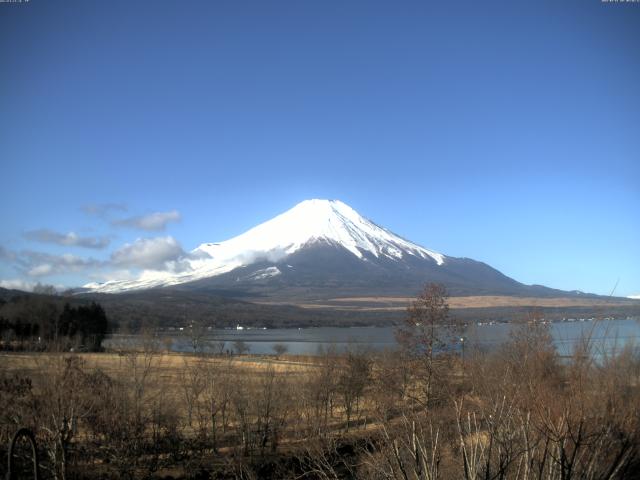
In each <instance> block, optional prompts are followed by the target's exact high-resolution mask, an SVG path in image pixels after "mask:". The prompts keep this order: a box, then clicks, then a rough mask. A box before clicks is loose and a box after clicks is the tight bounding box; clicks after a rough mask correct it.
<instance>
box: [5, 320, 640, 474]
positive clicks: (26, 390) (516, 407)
mask: <svg viewBox="0 0 640 480" xmlns="http://www.w3.org/2000/svg"><path fill="white" fill-rule="evenodd" d="M594 347H595V346H594V345H593V344H592V343H590V342H589V341H588V340H587V339H586V340H585V342H584V344H583V345H582V346H581V347H580V348H579V349H578V350H577V351H576V352H575V355H574V357H573V358H572V359H570V361H569V362H566V361H561V360H560V359H559V358H558V357H557V355H556V353H555V351H554V350H553V346H552V343H551V339H550V337H549V335H548V331H547V330H546V327H544V326H535V325H534V326H531V325H528V326H524V327H522V328H521V329H520V330H518V331H517V333H516V334H514V336H513V338H512V339H511V341H510V342H508V343H507V344H506V345H505V346H504V347H503V348H502V349H501V350H499V351H497V352H494V353H490V354H489V353H482V352H467V354H466V356H465V359H464V361H463V360H462V359H461V358H459V357H457V356H450V357H448V356H439V357H437V358H435V357H429V356H425V355H410V354H409V353H408V352H406V351H395V352H384V353H376V354H373V353H369V352H364V351H351V352H347V353H344V354H338V353H336V352H332V351H328V352H325V353H324V354H322V355H318V356H313V357H299V356H296V357H294V356H287V355H284V356H281V357H275V356H206V355H189V354H175V353H166V352H163V351H160V350H158V349H157V348H151V347H149V348H146V349H142V350H140V351H125V350H123V351H120V352H117V353H83V354H69V353H32V354H29V353H2V354H0V365H1V368H0V412H2V413H1V414H0V445H1V446H2V451H0V459H1V460H0V462H1V463H0V474H2V475H4V474H5V473H6V471H7V467H8V465H7V460H6V459H7V451H6V446H7V445H8V442H9V440H10V438H11V436H12V435H13V433H14V432H15V431H16V430H17V428H18V427H19V426H26V427H28V428H30V429H31V430H32V431H33V432H34V434H35V436H36V440H37V443H38V449H39V453H40V459H39V460H40V461H39V464H40V465H39V469H40V472H41V478H57V479H71V478H77V479H79V478H105V479H107V478H291V479H293V478H318V479H325V478H333V479H338V478H367V479H369V478H372V479H383V478H386V479H388V478H391V479H396V478H397V479H408V478H412V479H436V478H442V479H447V478H464V479H468V480H471V479H480V478H483V479H484V478H491V479H493V478H504V479H507V478H509V479H511V478H515V479H556V478H557V479H570V478H591V479H600V478H634V475H635V472H638V471H640V463H639V455H640V437H639V433H638V432H640V354H639V352H638V350H637V349H634V348H633V347H627V348H625V349H622V350H620V351H619V352H617V353H615V354H612V355H609V356H605V358H604V359H602V360H601V361H599V362H594V361H593V360H592V358H593V356H592V355H591V353H592V352H590V349H592V348H594ZM28 456H29V455H28V449H27V448H26V444H25V443H24V442H18V444H17V448H16V451H15V454H14V456H13V459H14V462H15V467H14V469H15V468H17V469H22V470H20V471H21V472H22V474H24V475H27V471H28V469H29V460H28ZM17 478H22V477H17ZM26 478H31V477H26Z"/></svg>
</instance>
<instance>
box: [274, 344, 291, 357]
mask: <svg viewBox="0 0 640 480" xmlns="http://www.w3.org/2000/svg"><path fill="white" fill-rule="evenodd" d="M271 348H273V353H275V354H276V358H279V357H281V356H282V355H284V354H285V353H287V352H288V351H289V347H288V346H287V345H285V344H284V343H274V344H273V347H271Z"/></svg>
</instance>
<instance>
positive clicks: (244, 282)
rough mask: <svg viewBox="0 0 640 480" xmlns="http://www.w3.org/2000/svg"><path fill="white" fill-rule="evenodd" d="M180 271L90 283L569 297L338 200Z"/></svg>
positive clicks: (288, 217)
mask: <svg viewBox="0 0 640 480" xmlns="http://www.w3.org/2000/svg"><path fill="white" fill-rule="evenodd" d="M181 262H182V263H183V265H185V267H186V268H184V269H183V270H181V271H179V272H155V271H154V272H143V273H142V274H141V275H140V277H139V278H137V279H134V280H124V281H110V282H106V283H103V284H88V285H85V288H86V289H87V290H88V291H90V292H93V293H124V292H130V291H136V290H145V289H149V288H158V287H172V288H175V289H177V290H187V291H188V290H198V291H200V292H203V291H207V290H225V291H230V292H236V293H237V294H238V295H242V296H247V295H248V296H249V297H251V298H258V299H261V298H271V299H275V300H278V301H292V300H299V299H311V300H316V299H322V298H332V297H339V296H363V295H364V296H367V295H415V293H417V291H418V290H419V289H420V287H421V286H422V285H424V284H425V283H428V282H437V283H442V284H444V285H445V286H446V287H447V288H448V290H449V292H450V294H451V295H515V296H518V295H519V296H541V297H550V296H567V295H569V296H571V295H582V294H581V293H580V294H579V293H575V292H574V293H572V292H565V291H562V290H556V289H551V288H548V287H544V286H537V285H524V284H522V283H520V282H518V281H516V280H514V279H512V278H510V277H508V276H507V275H505V274H503V273H502V272H500V271H498V270H496V269H494V268H493V267H491V266H490V265H488V264H486V263H484V262H479V261H477V260H473V259H470V258H459V257H450V256H447V255H444V254H442V253H438V252H435V251H433V250H430V249H428V248H425V247H423V246H421V245H418V244H416V243H413V242H411V241H409V240H407V239H405V238H403V237H401V236H399V235H397V234H395V233H393V232H391V231H390V230H388V229H386V228H384V227H381V226H379V225H377V224H376V223H374V222H373V221H371V220H369V219H367V218H365V217H363V216H362V215H360V214H359V213H358V212H356V211H355V210H354V209H353V208H351V207H349V206H348V205H346V204H345V203H343V202H341V201H339V200H321V199H312V200H305V201H303V202H300V203H298V204H297V205H295V206H294V207H293V208H291V209H289V210H287V211H286V212H284V213H281V214H279V215H277V216H275V217H274V218H272V219H270V220H267V221H266V222H263V223H261V224H259V225H257V226H255V227H253V228H251V229H249V230H247V231H246V232H244V233H242V234H240V235H238V236H235V237H233V238H231V239H229V240H226V241H223V242H213V243H202V244H200V245H199V246H198V247H196V248H195V249H194V250H192V251H191V252H190V253H189V254H188V255H187V257H186V258H184V259H181Z"/></svg>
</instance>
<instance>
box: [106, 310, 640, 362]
mask: <svg viewBox="0 0 640 480" xmlns="http://www.w3.org/2000/svg"><path fill="white" fill-rule="evenodd" d="M513 328H515V326H514V325H513V324H509V323H497V324H491V325H486V324H485V325H475V324H472V325H470V326H469V327H467V330H466V332H465V333H464V334H463V335H462V336H461V338H464V348H465V349H469V350H471V349H474V348H479V349H483V350H494V349H496V348H497V347H499V346H500V345H501V344H502V343H504V342H505V341H506V340H507V339H508V338H509V333H510V332H511V331H512V330H513ZM549 328H550V333H551V335H552V338H553V341H554V344H555V345H556V348H557V350H558V353H559V354H560V355H570V354H571V353H572V351H573V349H574V347H575V345H576V343H577V342H579V341H580V339H581V338H583V337H584V336H590V338H591V340H592V341H593V344H594V345H595V349H596V354H597V355H601V354H603V353H605V352H606V353H611V352H613V351H615V350H616V349H621V348H622V347H623V346H624V345H626V344H629V343H633V344H635V345H640V320H639V319H631V318H628V319H620V320H599V321H589V320H585V321H574V322H556V323H552V324H551V325H550V326H549ZM394 331H395V327H351V328H344V327H316V328H300V329H297V328H295V329H293V328H283V329H271V330H262V329H243V330H236V329H233V330H211V331H209V332H208V333H207V335H206V338H204V339H203V344H204V345H205V347H204V350H205V351H207V350H209V351H214V350H217V349H219V348H220V346H221V342H224V347H223V348H224V350H233V342H236V341H242V342H244V343H245V344H246V345H247V346H248V347H249V349H250V350H249V353H256V354H272V353H273V346H274V345H275V344H284V345H285V346H286V347H287V351H288V353H291V354H303V355H309V354H310V355H314V354H317V353H318V351H319V350H320V349H327V348H329V347H331V346H333V347H335V348H336V349H338V350H339V351H344V350H346V349H347V348H365V349H372V350H383V349H393V348H395V347H396V341H395V337H394ZM166 339H170V340H171V342H170V343H171V349H172V350H173V351H176V352H192V351H193V347H192V343H191V339H190V337H189V335H188V334H186V333H184V332H176V333H165V334H162V335H161V337H160V341H161V342H162V341H166ZM140 341H141V337H138V336H135V335H113V336H110V337H109V338H108V339H107V340H105V347H110V346H115V345H117V344H118V343H126V344H130V345H137V344H139V343H140ZM461 347H462V342H461V341H460V339H458V341H457V345H456V346H455V347H454V348H456V349H459V350H460V349H461Z"/></svg>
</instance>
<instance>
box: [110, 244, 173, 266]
mask: <svg viewBox="0 0 640 480" xmlns="http://www.w3.org/2000/svg"><path fill="white" fill-rule="evenodd" d="M184 256H185V252H184V250H182V247H181V246H180V244H179V243H178V241H177V240H176V239H175V238H173V237H170V236H168V237H156V238H139V239H137V240H136V241H135V242H133V243H127V244H125V245H124V246H123V247H121V248H120V249H118V250H116V251H115V252H113V254H112V255H111V263H112V264H113V265H115V266H118V267H121V268H142V269H151V270H167V269H171V270H177V269H179V268H184V265H182V262H181V259H182V258H183V257H184Z"/></svg>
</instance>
